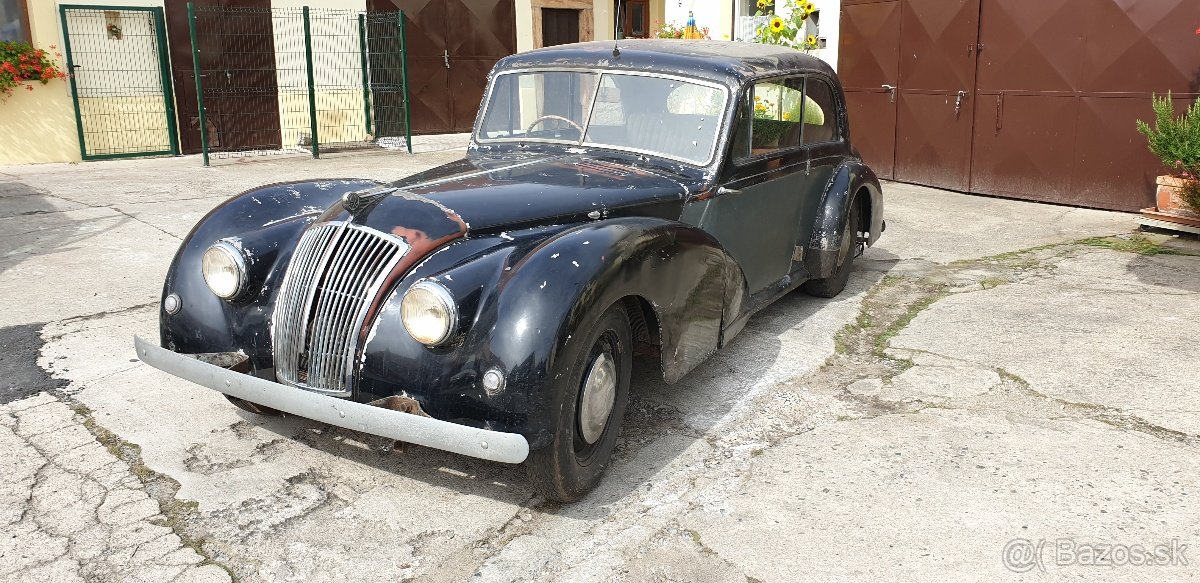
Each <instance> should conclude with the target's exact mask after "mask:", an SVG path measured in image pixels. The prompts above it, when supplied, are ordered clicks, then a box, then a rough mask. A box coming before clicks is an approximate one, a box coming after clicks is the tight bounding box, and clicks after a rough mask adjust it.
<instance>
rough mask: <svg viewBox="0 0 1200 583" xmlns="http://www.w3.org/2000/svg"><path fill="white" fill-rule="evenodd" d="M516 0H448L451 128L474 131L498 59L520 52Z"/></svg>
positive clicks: (448, 78)
mask: <svg viewBox="0 0 1200 583" xmlns="http://www.w3.org/2000/svg"><path fill="white" fill-rule="evenodd" d="M513 6H514V3H513V0H446V25H447V27H448V31H447V33H446V34H447V37H446V38H447V43H446V44H447V51H448V53H449V56H450V68H449V69H448V70H447V72H448V76H447V83H448V97H449V99H450V103H451V111H450V117H451V120H452V123H451V126H450V130H451V131H455V132H468V131H471V126H473V125H474V124H475V115H476V114H478V113H479V106H480V104H481V103H482V101H483V90H484V89H485V88H486V86H487V76H488V73H490V72H491V70H492V67H494V66H495V65H496V61H499V60H500V59H502V58H504V57H506V56H508V55H511V54H513V53H515V52H517V28H516V11H515V8H514V7H513Z"/></svg>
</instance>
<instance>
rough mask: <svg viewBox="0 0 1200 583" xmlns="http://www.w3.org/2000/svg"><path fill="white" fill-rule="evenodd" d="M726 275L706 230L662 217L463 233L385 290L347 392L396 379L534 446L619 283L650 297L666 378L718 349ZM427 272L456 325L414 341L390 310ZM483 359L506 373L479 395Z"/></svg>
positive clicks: (371, 394)
mask: <svg viewBox="0 0 1200 583" xmlns="http://www.w3.org/2000/svg"><path fill="white" fill-rule="evenodd" d="M735 276H737V277H740V275H739V272H737V271H736V265H734V264H732V260H731V259H730V258H729V257H728V255H726V254H725V252H724V251H723V250H722V249H721V248H720V246H719V245H718V244H717V242H716V241H715V240H714V239H713V238H712V237H711V236H709V235H708V234H706V233H704V232H702V231H699V230H698V229H695V228H694V227H691V226H689V225H684V224H682V223H678V222H675V221H669V220H664V219H655V218H621V219H612V220H607V221H601V222H596V223H588V224H584V225H573V226H567V227H558V228H556V229H537V230H534V231H532V232H521V233H513V234H504V235H502V236H495V237H484V238H473V239H469V240H466V241H462V242H460V243H456V244H453V245H450V246H449V247H446V248H444V249H443V251H442V252H440V253H437V254H434V255H433V256H431V257H430V258H429V259H428V260H427V261H426V262H425V263H423V264H422V265H420V266H418V267H417V268H416V269H414V270H413V273H411V274H410V275H409V276H407V277H406V278H405V280H404V281H403V282H401V284H400V285H398V286H397V288H396V289H395V290H394V291H393V293H392V295H391V297H389V298H388V300H387V301H386V303H385V306H384V308H383V309H382V310H381V311H380V315H379V317H378V318H377V319H376V321H375V322H374V324H373V325H372V327H371V331H370V333H369V335H368V340H367V342H366V346H365V350H364V356H363V361H362V363H361V370H360V379H361V382H360V388H361V391H362V392H363V393H364V394H362V395H360V396H358V397H356V398H357V399H359V400H364V399H375V398H381V397H384V396H389V395H392V394H399V393H400V392H404V393H407V394H408V395H409V396H412V397H414V398H416V399H418V401H420V402H421V403H422V405H423V406H424V407H426V409H427V410H428V412H429V413H430V414H432V415H433V416H435V417H438V418H443V419H460V420H466V421H473V422H475V423H479V424H482V425H483V426H485V427H488V428H492V429H497V430H503V431H514V432H519V433H523V434H526V435H527V436H530V437H531V441H533V442H534V446H535V447H537V445H538V444H539V443H540V441H539V440H538V438H537V436H539V435H541V436H543V437H546V436H548V435H549V433H548V428H549V427H550V423H552V419H553V412H555V411H556V410H557V408H558V407H559V406H561V405H562V400H563V397H564V395H566V394H569V391H570V390H571V388H570V387H564V386H563V385H562V383H563V382H564V381H563V379H565V378H568V377H569V376H570V375H568V374H567V373H568V372H569V371H570V369H569V367H570V366H571V363H572V362H574V359H575V357H576V356H577V355H578V354H579V352H580V351H582V350H587V349H588V348H590V347H585V346H580V345H579V342H580V341H581V340H582V337H583V336H585V334H584V333H583V331H585V330H587V329H588V328H589V327H590V326H592V325H594V324H595V322H596V321H597V320H598V319H599V318H600V316H601V315H602V314H603V313H604V312H605V311H606V310H608V309H609V307H611V306H612V305H613V304H615V303H617V302H619V301H622V300H624V299H626V298H629V297H636V298H641V299H642V300H644V302H645V304H647V305H649V306H650V307H651V310H652V311H653V314H652V318H651V319H653V320H656V323H657V326H658V330H657V332H658V335H657V336H658V337H660V338H661V348H662V350H661V355H662V370H663V376H664V378H665V379H666V380H667V381H668V382H674V381H676V380H678V379H679V378H680V377H682V376H683V375H684V374H685V373H686V372H687V371H689V370H690V369H691V368H693V367H694V366H696V365H697V364H699V363H700V362H701V361H703V360H704V359H705V358H706V357H708V356H709V355H710V354H711V353H712V352H713V351H715V350H716V348H717V342H718V340H719V337H720V329H721V323H722V313H723V308H724V306H725V303H726V290H727V289H734V288H735V284H734V283H731V282H734V281H735V280H734V277H735ZM424 278H432V279H437V280H438V281H439V282H441V283H442V284H443V285H445V286H447V288H449V289H450V290H451V292H452V293H453V294H454V296H455V298H456V301H457V302H458V305H459V310H460V320H462V321H463V322H462V326H463V328H462V329H460V332H459V336H458V337H456V338H455V340H453V341H452V342H451V343H450V345H449V346H447V347H444V348H433V349H431V348H427V347H424V346H421V345H420V344H418V343H416V342H415V341H414V340H412V339H411V338H410V337H409V336H408V334H407V332H406V331H405V330H404V328H403V324H402V323H401V322H400V316H399V313H400V312H399V303H400V300H401V297H402V295H403V292H404V290H406V289H407V288H408V287H409V286H410V285H412V284H413V283H415V282H416V281H419V280H420V279H424ZM736 285H740V282H737V284H736ZM634 305H636V304H634ZM648 324H649V325H651V326H654V325H655V323H652V322H648ZM492 368H496V369H499V370H500V371H501V372H502V373H503V375H504V378H505V380H506V383H505V388H504V390H503V391H500V392H498V393H496V394H492V395H489V394H487V393H486V392H485V391H484V390H483V389H482V387H481V386H480V384H479V382H478V381H479V379H480V378H481V377H482V375H483V373H484V372H486V371H487V370H489V369H492Z"/></svg>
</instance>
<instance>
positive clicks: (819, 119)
mask: <svg viewBox="0 0 1200 583" xmlns="http://www.w3.org/2000/svg"><path fill="white" fill-rule="evenodd" d="M837 95H838V91H837V90H836V89H834V85H833V83H831V82H830V80H829V79H827V78H825V77H824V76H823V75H817V74H811V75H809V76H808V78H807V79H806V81H805V84H804V114H803V115H804V118H803V120H802V124H803V130H802V131H801V134H800V141H801V146H800V147H801V150H803V151H804V156H805V160H806V161H805V164H804V173H805V180H804V181H803V185H802V186H800V192H798V194H799V196H800V199H801V203H800V204H801V209H800V217H799V221H798V222H797V236H796V250H795V251H796V252H795V254H794V255H793V258H792V259H793V263H792V279H793V280H795V279H797V278H802V279H807V278H808V277H809V276H810V274H808V273H805V272H803V270H804V263H803V253H804V250H805V249H806V248H807V247H808V245H809V242H810V239H811V238H812V230H813V225H814V223H815V222H816V216H817V212H819V211H820V209H821V202H822V199H823V197H824V194H825V189H826V188H828V187H829V182H830V181H831V180H833V175H834V173H835V172H837V169H838V166H840V165H841V164H842V162H843V161H844V160H845V159H846V154H847V152H848V148H847V145H846V141H845V139H844V136H845V132H844V131H843V129H842V125H841V124H842V123H844V120H845V119H846V116H845V115H844V114H843V112H844V107H845V106H844V105H843V104H842V102H841V100H839V99H838V98H837Z"/></svg>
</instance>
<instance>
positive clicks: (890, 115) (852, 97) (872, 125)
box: [838, 0, 901, 179]
mask: <svg viewBox="0 0 1200 583" xmlns="http://www.w3.org/2000/svg"><path fill="white" fill-rule="evenodd" d="M900 10H901V8H900V0H889V1H886V2H871V3H863V2H861V1H860V2H859V3H856V4H851V3H850V0H847V1H846V2H845V4H844V5H843V6H842V17H841V41H840V43H839V49H838V54H839V55H840V56H839V65H838V70H839V71H841V72H842V74H841V81H842V86H843V89H844V91H845V93H846V108H847V115H848V116H849V118H850V139H851V143H853V144H854V146H855V147H856V148H858V150H859V152H860V153H861V154H862V156H863V159H864V160H865V161H866V163H867V164H868V165H869V166H870V167H871V168H872V169H873V170H874V171H875V173H876V174H877V175H879V177H880V178H889V179H890V178H892V173H893V168H894V166H895V162H896V89H895V88H896V86H897V84H898V83H899V77H900V53H899V51H898V50H897V47H899V45H900Z"/></svg>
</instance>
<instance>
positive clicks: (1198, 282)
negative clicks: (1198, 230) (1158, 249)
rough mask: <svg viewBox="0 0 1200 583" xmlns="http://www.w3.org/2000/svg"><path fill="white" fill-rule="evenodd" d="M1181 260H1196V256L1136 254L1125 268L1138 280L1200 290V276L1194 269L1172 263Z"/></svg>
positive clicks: (1184, 289) (1157, 284)
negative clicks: (1185, 268)
mask: <svg viewBox="0 0 1200 583" xmlns="http://www.w3.org/2000/svg"><path fill="white" fill-rule="evenodd" d="M1180 261H1193V262H1194V261H1195V258H1194V257H1181V256H1179V255H1134V256H1133V258H1132V259H1130V260H1129V262H1128V263H1126V264H1125V270H1126V271H1127V272H1129V274H1130V275H1132V276H1133V277H1135V278H1136V279H1137V281H1138V282H1140V283H1143V284H1146V285H1153V286H1161V287H1169V288H1174V289H1178V290H1181V291H1186V292H1193V293H1194V292H1200V277H1197V274H1196V272H1195V271H1194V270H1184V269H1180V266H1178V265H1170V263H1176V262H1180Z"/></svg>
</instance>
